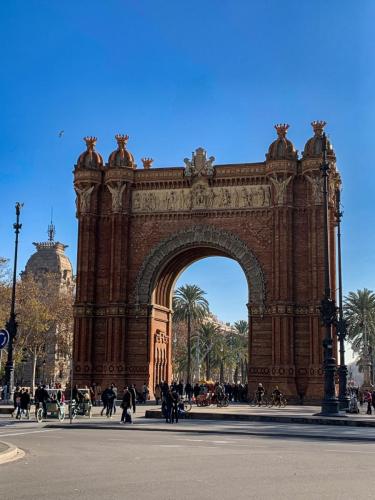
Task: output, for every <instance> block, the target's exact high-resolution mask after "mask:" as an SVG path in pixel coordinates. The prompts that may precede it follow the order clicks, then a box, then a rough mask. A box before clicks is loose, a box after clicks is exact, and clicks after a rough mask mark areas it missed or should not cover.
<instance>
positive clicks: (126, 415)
mask: <svg viewBox="0 0 375 500" xmlns="http://www.w3.org/2000/svg"><path fill="white" fill-rule="evenodd" d="M132 399H133V398H132V394H131V392H130V391H129V388H128V387H125V388H124V395H123V397H122V402H121V408H122V415H121V420H120V423H121V424H125V423H126V422H128V423H129V424H132V423H133V422H132V414H131V407H132Z"/></svg>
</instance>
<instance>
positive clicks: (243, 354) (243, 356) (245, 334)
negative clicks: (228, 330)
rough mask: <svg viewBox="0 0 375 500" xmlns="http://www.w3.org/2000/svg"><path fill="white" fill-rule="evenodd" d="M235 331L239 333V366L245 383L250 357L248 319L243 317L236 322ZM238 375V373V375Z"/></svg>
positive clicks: (237, 342) (242, 380) (237, 343)
mask: <svg viewBox="0 0 375 500" xmlns="http://www.w3.org/2000/svg"><path fill="white" fill-rule="evenodd" d="M234 331H235V333H236V335H237V339H236V349H237V353H238V355H237V361H238V364H237V367H236V370H237V372H238V369H239V367H241V382H242V383H243V382H244V381H245V379H247V368H248V359H249V349H248V345H249V324H248V322H247V321H245V320H243V319H241V320H239V321H236V322H235V323H234ZM237 376H238V375H237Z"/></svg>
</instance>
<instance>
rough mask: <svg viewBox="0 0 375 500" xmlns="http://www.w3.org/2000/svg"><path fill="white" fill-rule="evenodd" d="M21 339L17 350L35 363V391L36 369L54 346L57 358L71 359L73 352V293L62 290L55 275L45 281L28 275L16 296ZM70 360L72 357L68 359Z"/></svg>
mask: <svg viewBox="0 0 375 500" xmlns="http://www.w3.org/2000/svg"><path fill="white" fill-rule="evenodd" d="M17 296H18V300H17V321H18V335H17V339H16V350H17V352H18V355H19V356H20V353H21V352H22V353H23V354H25V353H27V354H28V355H29V356H30V357H31V360H32V390H34V387H35V375H36V366H37V363H38V360H39V359H41V358H42V357H44V356H45V353H46V347H47V346H48V345H50V346H52V348H53V349H54V350H55V355H57V357H63V356H69V355H70V352H71V348H72V331H73V328H72V325H73V310H72V304H73V290H72V289H65V288H64V289H62V288H61V286H60V279H59V277H58V276H56V275H54V274H52V273H46V274H45V275H44V276H43V277H40V276H38V277H35V276H34V275H33V274H31V273H28V274H25V275H24V276H23V278H22V280H21V282H20V283H19V290H18V292H17ZM69 357H70V356H69Z"/></svg>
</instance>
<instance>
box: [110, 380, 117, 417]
mask: <svg viewBox="0 0 375 500" xmlns="http://www.w3.org/2000/svg"><path fill="white" fill-rule="evenodd" d="M111 387H112V391H113V392H114V394H115V397H114V398H113V406H112V411H113V414H114V415H116V401H117V393H118V391H117V386H116V385H115V384H111Z"/></svg>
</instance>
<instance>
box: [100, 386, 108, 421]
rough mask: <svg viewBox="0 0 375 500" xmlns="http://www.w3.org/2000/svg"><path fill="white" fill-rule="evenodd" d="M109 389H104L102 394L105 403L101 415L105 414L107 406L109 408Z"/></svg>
mask: <svg viewBox="0 0 375 500" xmlns="http://www.w3.org/2000/svg"><path fill="white" fill-rule="evenodd" d="M107 391H108V389H104V391H103V392H102V394H101V400H102V403H103V408H102V411H101V412H100V415H101V416H103V413H104V410H106V408H107V399H108V393H107Z"/></svg>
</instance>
